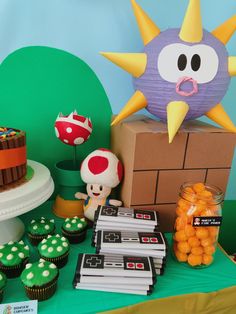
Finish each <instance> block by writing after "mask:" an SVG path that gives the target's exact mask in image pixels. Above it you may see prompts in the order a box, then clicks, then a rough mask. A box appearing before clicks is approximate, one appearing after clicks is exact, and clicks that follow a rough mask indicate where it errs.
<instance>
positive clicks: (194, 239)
mask: <svg viewBox="0 0 236 314" xmlns="http://www.w3.org/2000/svg"><path fill="white" fill-rule="evenodd" d="M188 244H189V245H190V246H191V247H198V246H200V244H201V243H200V241H199V240H198V238H197V237H190V238H189V239H188Z"/></svg>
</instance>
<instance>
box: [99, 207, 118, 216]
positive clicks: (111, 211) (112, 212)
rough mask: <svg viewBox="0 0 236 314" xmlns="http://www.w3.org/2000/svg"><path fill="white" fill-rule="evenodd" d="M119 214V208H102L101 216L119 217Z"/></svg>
mask: <svg viewBox="0 0 236 314" xmlns="http://www.w3.org/2000/svg"><path fill="white" fill-rule="evenodd" d="M117 212H118V208H117V207H108V206H104V207H103V208H102V212H101V215H103V216H117Z"/></svg>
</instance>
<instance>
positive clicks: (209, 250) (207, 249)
mask: <svg viewBox="0 0 236 314" xmlns="http://www.w3.org/2000/svg"><path fill="white" fill-rule="evenodd" d="M215 250H216V249H215V247H214V245H210V246H205V247H204V252H205V253H206V254H207V255H212V254H213V253H215Z"/></svg>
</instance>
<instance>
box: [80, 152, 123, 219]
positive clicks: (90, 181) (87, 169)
mask: <svg viewBox="0 0 236 314" xmlns="http://www.w3.org/2000/svg"><path fill="white" fill-rule="evenodd" d="M122 177H123V166H122V163H121V162H120V161H119V159H118V158H117V157H116V155H114V154H113V153H112V152H111V151H110V150H107V149H104V148H100V149H97V150H95V151H93V152H92V153H91V154H89V155H88V156H87V157H86V158H85V160H84V161H83V163H82V165H81V178H82V180H83V181H84V182H85V183H86V184H87V194H83V193H80V192H77V193H76V194H75V197H76V198H78V199H84V200H85V204H84V215H85V217H86V218H88V219H89V220H92V221H93V220H94V213H95V210H96V209H97V206H98V205H114V206H121V205H122V203H121V201H118V200H112V199H109V198H108V196H109V195H110V193H111V190H112V188H115V187H116V186H117V185H118V184H119V183H120V181H121V180H122Z"/></svg>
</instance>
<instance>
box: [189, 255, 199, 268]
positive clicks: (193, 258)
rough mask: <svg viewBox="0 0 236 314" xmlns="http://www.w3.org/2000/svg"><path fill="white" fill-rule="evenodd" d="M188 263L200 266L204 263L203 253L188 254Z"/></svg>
mask: <svg viewBox="0 0 236 314" xmlns="http://www.w3.org/2000/svg"><path fill="white" fill-rule="evenodd" d="M188 263H189V265H191V266H199V265H201V263H202V256H201V255H194V254H189V256H188Z"/></svg>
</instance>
